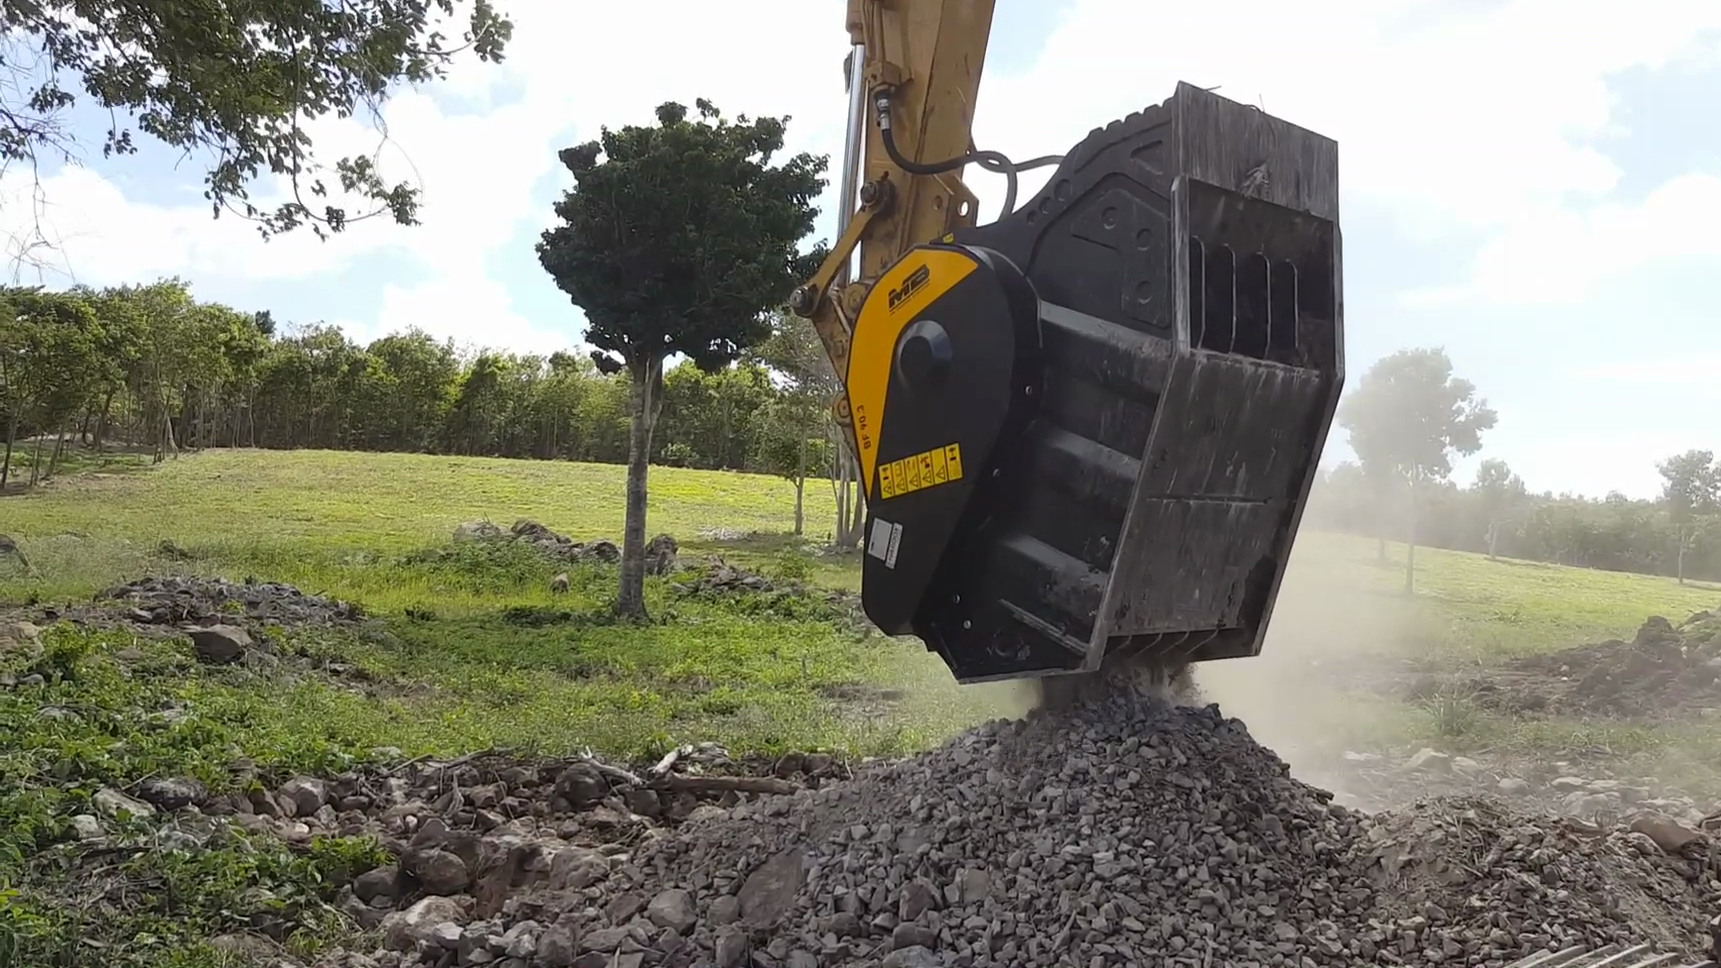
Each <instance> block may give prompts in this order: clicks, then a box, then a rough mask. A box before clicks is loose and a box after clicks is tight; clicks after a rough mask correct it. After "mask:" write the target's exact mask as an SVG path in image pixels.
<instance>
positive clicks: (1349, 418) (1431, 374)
mask: <svg viewBox="0 0 1721 968" xmlns="http://www.w3.org/2000/svg"><path fill="white" fill-rule="evenodd" d="M1497 419H1498V418H1497V416H1496V415H1495V413H1494V411H1493V410H1492V409H1491V408H1489V407H1488V405H1487V403H1486V402H1485V401H1483V400H1479V399H1477V397H1476V387H1475V385H1474V384H1472V383H1471V382H1470V381H1469V380H1464V379H1460V378H1457V377H1454V376H1453V375H1452V361H1451V360H1450V359H1448V358H1447V356H1446V351H1445V350H1443V349H1439V348H1435V349H1412V350H1400V351H1398V352H1397V353H1394V354H1392V355H1391V356H1388V357H1386V358H1384V359H1382V360H1380V361H1379V362H1378V363H1376V364H1375V365H1374V366H1372V367H1370V368H1369V370H1368V372H1367V373H1365V374H1363V378H1362V381H1361V382H1360V383H1359V384H1358V386H1357V388H1356V390H1355V391H1354V392H1352V393H1351V394H1350V395H1349V396H1348V397H1346V398H1345V400H1344V401H1343V402H1342V403H1341V404H1340V405H1339V412H1338V422H1339V425H1340V426H1342V427H1343V428H1345V430H1347V431H1348V432H1349V433H1350V445H1351V449H1352V450H1354V451H1356V455H1357V458H1358V460H1359V461H1361V463H1362V466H1363V470H1364V472H1365V473H1367V474H1370V475H1371V476H1373V477H1375V479H1376V480H1387V479H1390V480H1392V481H1394V482H1396V483H1400V484H1402V485H1403V486H1404V488H1405V492H1406V496H1407V497H1408V501H1407V502H1406V503H1407V517H1406V523H1407V525H1408V530H1407V532H1406V534H1405V543H1406V545H1407V552H1406V555H1405V563H1404V591H1405V594H1407V595H1408V594H1412V593H1413V592H1414V591H1415V582H1416V518H1417V510H1418V497H1419V493H1418V492H1419V491H1420V489H1421V488H1423V487H1424V486H1425V485H1427V484H1430V483H1435V482H1444V481H1445V480H1446V479H1447V478H1448V477H1449V476H1451V474H1452V455H1453V454H1454V453H1458V454H1462V455H1464V456H1469V455H1470V454H1474V453H1476V452H1477V451H1478V450H1481V449H1482V432H1483V431H1484V430H1488V429H1490V428H1492V427H1493V426H1494V423H1495V421H1496V420H1497Z"/></svg>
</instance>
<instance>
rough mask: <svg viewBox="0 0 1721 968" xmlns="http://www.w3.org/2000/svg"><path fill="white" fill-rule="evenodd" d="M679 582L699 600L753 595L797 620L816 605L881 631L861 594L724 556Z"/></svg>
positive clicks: (854, 625)
mask: <svg viewBox="0 0 1721 968" xmlns="http://www.w3.org/2000/svg"><path fill="white" fill-rule="evenodd" d="M689 571H690V572H691V573H690V574H686V575H684V576H683V577H681V578H680V579H678V580H677V581H676V582H675V589H676V591H678V592H680V593H681V594H683V595H689V596H692V597H695V598H710V599H718V598H727V597H731V596H736V595H743V594H745V595H751V596H753V598H754V599H755V601H757V602H758V603H759V604H758V607H759V608H761V609H763V610H766V611H772V612H777V613H780V614H784V615H785V616H786V617H795V616H797V615H798V614H799V613H800V612H802V611H804V609H801V608H797V604H798V603H805V602H815V603H817V604H818V605H819V606H820V608H821V609H822V610H823V611H824V612H826V613H827V614H826V616H825V617H829V618H834V619H836V620H838V621H840V622H842V623H843V624H845V625H847V626H849V627H851V628H854V629H857V630H860V631H861V632H863V633H865V634H869V635H870V634H873V633H875V632H877V628H876V627H875V626H874V625H873V624H872V622H871V620H869V619H868V618H867V617H866V610H865V609H864V608H863V607H862V605H861V599H860V596H859V595H856V594H855V593H853V592H848V591H843V590H841V589H832V588H822V587H819V586H816V585H808V584H806V583H804V582H799V581H793V580H782V579H773V578H770V577H767V576H765V575H761V574H759V573H758V572H755V571H749V570H748V569H746V568H742V567H739V566H736V565H732V564H730V563H729V562H727V561H724V560H723V559H722V558H721V557H716V556H712V557H710V558H707V559H706V560H705V561H704V563H703V564H702V565H701V566H700V567H698V568H697V569H689Z"/></svg>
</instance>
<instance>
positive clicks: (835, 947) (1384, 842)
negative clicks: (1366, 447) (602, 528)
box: [343, 701, 1721, 968]
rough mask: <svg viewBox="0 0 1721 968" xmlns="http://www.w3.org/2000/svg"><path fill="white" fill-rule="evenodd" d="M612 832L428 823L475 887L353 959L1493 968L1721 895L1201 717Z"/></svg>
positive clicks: (981, 740) (1611, 847)
mask: <svg viewBox="0 0 1721 968" xmlns="http://www.w3.org/2000/svg"><path fill="white" fill-rule="evenodd" d="M560 785H561V786H562V787H563V788H566V787H567V786H568V784H567V783H566V782H563V783H561V784H560ZM554 788H555V785H550V787H549V788H548V789H554ZM593 792H594V795H595V793H596V791H593ZM615 802H617V803H619V802H622V800H621V799H620V798H618V799H617V800H616V801H615ZM611 809H613V804H612V807H611ZM615 820H616V818H615V817H609V818H607V819H606V823H607V824H609V827H608V829H611V830H615V831H617V833H615V834H611V835H608V836H611V837H613V842H609V843H603V842H600V841H601V840H602V837H600V838H599V840H585V841H584V843H583V845H575V843H574V842H575V841H578V840H580V839H581V837H580V834H579V831H580V830H581V829H584V830H587V831H588V832H589V831H592V830H596V829H598V828H595V827H590V826H586V827H582V826H581V824H579V823H573V824H568V823H562V824H560V825H559V826H557V825H555V824H554V823H551V822H544V823H542V824H540V825H539V827H538V828H536V829H537V830H538V831H539V832H537V833H534V828H533V827H532V825H531V824H530V823H525V822H511V823H508V824H506V825H504V826H503V827H499V828H496V829H495V830H492V831H491V832H490V833H487V834H484V835H483V836H482V837H478V836H477V835H476V834H469V833H461V832H460V831H458V830H455V829H450V828H447V827H446V826H444V825H443V824H442V823H441V821H437V820H432V821H430V822H429V823H428V824H424V825H422V826H421V827H420V832H419V834H418V835H416V836H414V837H413V838H412V844H411V845H410V848H409V852H408V853H409V855H412V854H416V855H418V857H419V858H420V859H414V858H413V857H412V856H409V857H408V859H407V860H406V861H405V862H403V865H402V866H403V870H404V869H415V870H417V869H421V868H424V867H425V864H424V863H423V862H422V857H425V856H430V855H431V854H433V853H434V854H436V856H438V857H439V859H440V857H441V854H457V855H458V854H466V855H470V857H471V858H472V863H471V864H470V865H469V866H471V867H472V870H473V872H474V873H473V878H472V881H473V882H474V883H476V884H477V885H478V886H477V887H473V888H467V887H466V886H465V883H466V882H465V881H464V880H463V879H461V878H459V877H454V878H450V880H449V885H450V886H449V888H448V889H446V890H443V891H442V892H441V893H440V894H439V893H438V892H435V891H430V892H427V891H426V889H425V887H424V883H425V881H424V879H423V878H422V877H419V878H418V879H416V880H413V881H412V882H411V883H406V882H400V881H397V882H395V883H396V889H395V893H392V894H391V895H390V898H389V900H388V901H387V904H388V906H389V907H390V908H391V909H395V908H398V909H397V910H395V911H394V913H393V914H390V915H388V916H387V917H386V918H384V919H383V921H382V923H381V930H382V933H383V935H384V936H385V938H387V939H389V947H390V949H392V950H387V951H383V952H378V953H375V954H374V955H371V956H366V957H365V958H363V959H358V960H352V961H349V962H344V963H343V964H348V965H352V966H359V968H368V966H369V965H372V964H374V965H383V966H385V968H393V966H403V968H404V966H419V965H423V966H436V968H454V966H464V965H472V964H497V965H500V966H501V968H604V966H611V965H623V966H629V968H645V966H659V965H662V966H682V968H688V966H698V968H741V966H751V968H818V966H888V968H933V966H960V968H981V966H990V965H996V966H1022V965H1044V966H1052V965H1070V966H1076V968H1104V966H1108V965H1187V966H1191V968H1194V966H1210V965H1230V966H1238V968H1247V966H1279V965H1290V966H1297V968H1305V966H1323V965H1355V966H1362V965H1392V964H1412V965H1498V966H1503V965H1506V964H1508V963H1510V962H1511V961H1512V960H1514V959H1516V958H1519V957H1523V956H1525V955H1527V954H1531V953H1533V952H1536V951H1540V950H1549V949H1554V948H1560V947H1565V946H1567V945H1572V944H1587V945H1597V946H1599V945H1602V944H1606V943H1609V942H1614V941H1621V940H1630V941H1651V942H1656V943H1661V944H1670V945H1672V946H1674V947H1675V948H1679V949H1684V950H1685V951H1686V952H1687V953H1693V952H1695V951H1697V950H1700V949H1701V948H1702V947H1703V946H1705V945H1706V944H1707V938H1706V935H1705V934H1704V931H1703V925H1704V921H1705V920H1706V918H1707V916H1708V915H1709V914H1711V913H1713V911H1712V910H1710V909H1709V908H1708V907H1706V905H1709V904H1711V902H1712V901H1713V900H1714V899H1715V898H1714V893H1715V891H1716V889H1721V884H1717V883H1715V882H1714V881H1713V880H1712V878H1713V877H1714V867H1713V864H1712V862H1711V861H1710V860H1709V859H1708V857H1707V854H1706V853H1704V852H1703V850H1700V849H1699V847H1698V846H1694V844H1698V845H1702V844H1706V840H1705V839H1704V838H1702V837H1701V835H1698V840H1697V841H1690V840H1686V841H1684V842H1682V843H1679V844H1677V845H1676V846H1675V847H1673V848H1672V849H1671V850H1669V849H1664V848H1663V847H1662V846H1661V845H1660V843H1659V841H1658V840H1657V839H1655V838H1654V837H1651V836H1650V835H1649V834H1647V833H1642V832H1627V831H1623V830H1621V831H1618V832H1614V833H1611V834H1610V833H1604V832H1603V831H1601V830H1600V829H1599V828H1587V830H1586V829H1585V828H1582V827H1581V826H1580V827H1570V826H1561V823H1562V822H1561V821H1558V820H1552V819H1549V820H1546V821H1543V820H1526V819H1524V817H1523V816H1520V815H1515V814H1512V813H1511V812H1509V811H1508V810H1507V809H1506V808H1505V807H1503V806H1501V805H1499V804H1498V803H1497V802H1494V801H1476V802H1467V803H1464V804H1454V803H1453V802H1450V801H1439V802H1436V803H1433V804H1425V805H1421V806H1419V807H1417V808H1415V809H1412V810H1408V811H1405V812H1402V813H1398V814H1387V815H1382V816H1380V817H1370V816H1367V815H1364V814H1360V813H1356V812H1353V811H1350V810H1347V809H1345V808H1343V807H1340V806H1337V805H1335V804H1333V803H1332V802H1331V797H1330V795H1329V794H1327V793H1325V792H1323V791H1321V790H1318V789H1315V788H1312V787H1309V786H1307V785H1305V784H1303V783H1300V782H1298V781H1296V780H1294V779H1292V778H1291V777H1290V776H1289V773H1288V770H1287V768H1286V766H1285V765H1284V763H1283V762H1281V761H1280V760H1279V759H1278V758H1277V757H1276V756H1275V755H1274V754H1273V753H1272V752H1271V751H1269V750H1266V749H1264V748H1262V747H1260V746H1259V745H1257V744H1256V743H1255V742H1254V741H1253V740H1252V739H1251V738H1250V737H1249V734H1248V732H1247V730H1246V729H1245V728H1244V726H1243V725H1242V724H1241V723H1240V722H1238V721H1236V720H1228V719H1225V718H1224V717H1223V716H1222V715H1221V714H1220V713H1219V711H1218V709H1217V707H1211V706H1210V707H1207V708H1205V709H1192V708H1187V707H1185V708H1177V709H1173V708H1169V707H1166V706H1163V705H1158V706H1146V705H1143V704H1141V703H1139V702H1135V703H1128V702H1117V701H1112V702H1101V703H1097V704H1092V705H1088V706H1083V707H1080V708H1077V709H1070V710H1063V711H1061V712H1059V713H1056V714H1052V713H1044V712H1042V713H1037V714H1035V715H1033V716H1030V717H1029V718H1028V719H1026V720H1023V721H1015V722H1000V723H994V724H990V725H987V726H984V727H982V728H979V729H977V730H974V731H971V732H969V733H967V734H965V735H963V736H961V737H958V738H957V739H955V740H953V741H951V742H950V743H948V744H946V745H945V746H944V747H942V748H940V749H938V750H935V751H933V752H931V753H929V754H926V755H923V756H920V757H916V758H913V759H910V760H907V761H903V762H899V763H892V764H874V765H871V766H867V767H864V768H862V769H861V770H860V771H859V772H858V774H857V775H856V776H855V777H854V778H853V779H852V780H847V781H844V782H838V783H826V784H823V785H821V787H820V788H819V789H816V790H814V789H807V790H802V791H800V792H798V793H794V794H792V795H783V796H767V797H763V798H756V799H749V800H747V801H745V802H739V803H734V804H733V805H732V806H730V807H728V808H727V809H725V808H722V807H718V806H714V805H709V804H708V805H706V806H702V807H699V808H698V809H696V810H694V811H692V812H691V814H690V815H688V816H687V817H686V818H685V820H684V822H682V823H680V824H679V825H677V826H675V827H673V828H664V827H659V826H652V827H641V826H628V825H625V824H624V825H617V824H616V823H615ZM622 830H625V831H626V832H625V833H621V832H620V831H622ZM1663 832H1665V831H1663ZM1687 833H1689V831H1687ZM443 841H446V842H447V843H446V845H443V846H439V844H441V843H442V842H443ZM462 844H464V846H462ZM486 858H488V860H487V859H486ZM502 858H513V859H512V860H508V861H507V862H506V863H504V861H503V860H502ZM499 865H500V866H499ZM450 866H452V865H450ZM498 871H503V872H506V873H502V874H498V873H497V872H498ZM486 883H488V884H490V885H491V887H490V888H488V889H486V888H485V887H484V884H486ZM466 890H471V892H472V893H471V895H470V896H469V895H466V894H464V893H463V892H464V891H466ZM443 894H452V895H455V896H452V897H451V896H442V895H443ZM368 896H369V897H371V898H372V899H373V900H372V903H373V904H374V903H375V901H374V898H375V895H374V894H370V895H368Z"/></svg>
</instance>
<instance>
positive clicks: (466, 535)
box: [454, 521, 502, 541]
mask: <svg viewBox="0 0 1721 968" xmlns="http://www.w3.org/2000/svg"><path fill="white" fill-rule="evenodd" d="M500 537H502V529H501V528H498V527H497V526H496V525H495V524H493V523H491V522H489V521H467V522H465V523H463V524H461V525H459V526H458V527H456V528H455V529H454V540H455V541H490V540H493V539H496V538H500Z"/></svg>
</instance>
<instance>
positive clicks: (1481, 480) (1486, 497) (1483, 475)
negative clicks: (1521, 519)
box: [1475, 459, 1528, 561]
mask: <svg viewBox="0 0 1721 968" xmlns="http://www.w3.org/2000/svg"><path fill="white" fill-rule="evenodd" d="M1475 490H1476V496H1477V497H1479V498H1481V501H1482V513H1483V515H1484V516H1485V517H1486V519H1487V522H1488V531H1487V535H1488V558H1489V560H1490V561H1492V560H1495V559H1496V558H1497V557H1498V555H1497V554H1496V549H1497V548H1498V547H1499V542H1500V529H1501V528H1502V527H1503V526H1504V525H1505V524H1506V522H1507V521H1509V520H1510V519H1511V517H1512V516H1513V515H1514V514H1516V513H1517V512H1518V510H1519V509H1520V508H1522V507H1523V505H1524V500H1525V498H1526V497H1528V492H1527V491H1526V489H1525V487H1524V481H1523V479H1522V478H1520V477H1518V475H1516V474H1514V473H1512V469H1511V468H1510V467H1508V466H1506V462H1505V461H1503V460H1499V459H1489V460H1485V461H1483V462H1482V464H1481V466H1480V467H1477V468H1476V484H1475Z"/></svg>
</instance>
